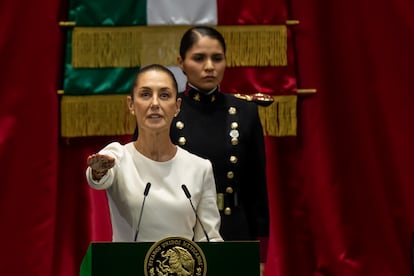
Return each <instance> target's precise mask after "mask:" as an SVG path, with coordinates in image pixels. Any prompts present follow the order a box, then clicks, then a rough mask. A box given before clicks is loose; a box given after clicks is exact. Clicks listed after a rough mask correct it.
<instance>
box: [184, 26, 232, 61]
mask: <svg viewBox="0 0 414 276" xmlns="http://www.w3.org/2000/svg"><path fill="white" fill-rule="evenodd" d="M200 35H201V36H208V37H210V38H212V39H217V40H218V42H220V44H221V47H223V52H224V54H226V42H225V41H224V37H223V35H222V34H221V33H220V32H219V31H217V30H216V29H214V28H212V27H209V26H194V27H192V28H190V29H188V30H187V31H186V32H185V33H184V35H183V37H182V38H181V43H180V57H181V58H182V59H183V60H184V59H185V54H186V53H187V51H188V50H189V49H191V47H193V45H194V44H195V43H196V42H197V41H198V39H199V36H200Z"/></svg>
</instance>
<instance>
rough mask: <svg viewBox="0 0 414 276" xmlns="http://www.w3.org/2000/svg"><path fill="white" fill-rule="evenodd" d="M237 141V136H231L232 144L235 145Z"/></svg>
mask: <svg viewBox="0 0 414 276" xmlns="http://www.w3.org/2000/svg"><path fill="white" fill-rule="evenodd" d="M238 143H239V138H236V137H233V138H231V144H232V145H233V146H236V145H237V144H238Z"/></svg>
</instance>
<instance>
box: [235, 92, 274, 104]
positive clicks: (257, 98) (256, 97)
mask: <svg viewBox="0 0 414 276" xmlns="http://www.w3.org/2000/svg"><path fill="white" fill-rule="evenodd" d="M234 97H236V98H239V99H242V100H245V101H248V102H254V103H256V104H258V105H260V106H269V105H271V104H272V103H273V102H274V99H273V97H272V96H270V95H266V94H263V93H255V94H239V93H238V94H234Z"/></svg>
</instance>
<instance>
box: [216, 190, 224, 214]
mask: <svg viewBox="0 0 414 276" xmlns="http://www.w3.org/2000/svg"><path fill="white" fill-rule="evenodd" d="M217 209H218V210H219V211H223V209H224V194H223V193H218V194H217Z"/></svg>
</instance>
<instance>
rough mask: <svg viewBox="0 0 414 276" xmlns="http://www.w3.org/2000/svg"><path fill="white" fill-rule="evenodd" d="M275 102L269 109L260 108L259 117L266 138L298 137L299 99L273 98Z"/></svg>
mask: <svg viewBox="0 0 414 276" xmlns="http://www.w3.org/2000/svg"><path fill="white" fill-rule="evenodd" d="M273 98H274V102H273V104H271V105H270V106H268V107H263V106H259V116H260V121H261V122H262V126H263V132H264V135H266V136H276V137H280V136H296V135H297V117H296V106H297V104H296V103H297V97H296V96H294V95H292V96H273Z"/></svg>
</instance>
